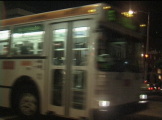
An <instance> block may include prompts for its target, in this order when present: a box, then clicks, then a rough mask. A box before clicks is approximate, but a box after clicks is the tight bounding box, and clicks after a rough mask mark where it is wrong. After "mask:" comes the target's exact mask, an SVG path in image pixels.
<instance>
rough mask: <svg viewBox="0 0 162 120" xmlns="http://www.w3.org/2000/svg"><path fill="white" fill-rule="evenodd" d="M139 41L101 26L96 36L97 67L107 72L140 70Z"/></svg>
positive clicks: (140, 50) (140, 49)
mask: <svg viewBox="0 0 162 120" xmlns="http://www.w3.org/2000/svg"><path fill="white" fill-rule="evenodd" d="M141 52H142V47H141V41H140V40H138V39H137V38H135V37H132V36H130V35H127V34H123V33H121V32H119V31H115V30H112V29H109V28H107V27H102V29H101V31H100V34H99V38H98V50H97V54H98V55H97V67H98V69H99V70H101V71H109V72H124V71H130V72H140V70H141V69H140V62H141V60H140V59H141Z"/></svg>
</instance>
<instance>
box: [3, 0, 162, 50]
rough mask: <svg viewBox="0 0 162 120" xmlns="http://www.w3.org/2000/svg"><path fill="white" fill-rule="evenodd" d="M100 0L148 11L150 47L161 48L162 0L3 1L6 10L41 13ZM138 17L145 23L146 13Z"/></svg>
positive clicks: (121, 6)
mask: <svg viewBox="0 0 162 120" xmlns="http://www.w3.org/2000/svg"><path fill="white" fill-rule="evenodd" d="M100 2H106V3H108V4H110V5H113V6H116V7H118V8H120V9H122V10H123V11H128V9H130V8H131V9H132V10H135V11H145V12H150V39H151V40H150V49H157V50H159V49H161V50H162V1H153V0H152V1H106V0H105V1H87V0H83V1H81V0H80V1H79V0H75V1H52V0H51V1H45V0H44V1H5V7H6V11H7V10H9V9H12V8H22V9H25V10H27V11H31V12H33V13H41V12H47V11H53V10H59V9H65V8H70V7H77V6H82V5H88V4H93V3H100ZM138 18H139V20H140V21H141V23H147V14H142V13H140V14H138ZM159 42H160V44H159ZM151 47H152V48H151Z"/></svg>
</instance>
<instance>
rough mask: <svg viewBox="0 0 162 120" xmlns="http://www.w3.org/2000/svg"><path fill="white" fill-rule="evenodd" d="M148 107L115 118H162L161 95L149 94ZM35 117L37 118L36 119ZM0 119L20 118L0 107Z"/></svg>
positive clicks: (41, 119)
mask: <svg viewBox="0 0 162 120" xmlns="http://www.w3.org/2000/svg"><path fill="white" fill-rule="evenodd" d="M148 99H149V107H148V109H146V110H142V111H140V112H137V113H134V114H130V115H127V116H123V117H121V118H118V119H115V120H161V119H162V96H160V95H150V96H149V97H148ZM38 119H40V120H49V119H50V118H49V117H47V116H41V117H40V118H38ZM38 119H37V120H38ZM0 120H22V119H20V118H19V117H18V116H16V115H15V114H13V113H10V112H9V111H7V110H4V109H0Z"/></svg>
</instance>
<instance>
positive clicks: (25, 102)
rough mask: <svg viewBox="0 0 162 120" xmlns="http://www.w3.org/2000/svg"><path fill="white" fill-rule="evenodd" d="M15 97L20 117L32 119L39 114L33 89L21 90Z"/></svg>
mask: <svg viewBox="0 0 162 120" xmlns="http://www.w3.org/2000/svg"><path fill="white" fill-rule="evenodd" d="M17 97H18V101H17V102H18V103H17V108H18V113H19V114H20V115H21V117H25V118H32V117H36V116H37V115H38V114H39V99H38V95H37V94H36V92H35V91H34V90H33V89H30V88H26V89H24V88H23V89H22V91H20V93H19V95H18V96H17Z"/></svg>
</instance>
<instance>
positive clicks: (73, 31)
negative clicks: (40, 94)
mask: <svg viewBox="0 0 162 120" xmlns="http://www.w3.org/2000/svg"><path fill="white" fill-rule="evenodd" d="M89 23H90V20H82V21H71V22H66V23H58V24H53V25H52V54H51V62H50V64H51V65H50V66H51V69H50V71H51V87H52V89H51V98H50V105H51V106H52V110H53V111H54V112H55V113H56V114H59V115H63V116H65V117H73V118H78V117H83V116H85V113H86V109H87V108H86V104H87V101H86V98H87V94H86V90H87V85H86V83H87V68H88V67H87V66H88V63H87V61H88V60H87V59H88V39H89V31H90V27H89Z"/></svg>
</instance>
